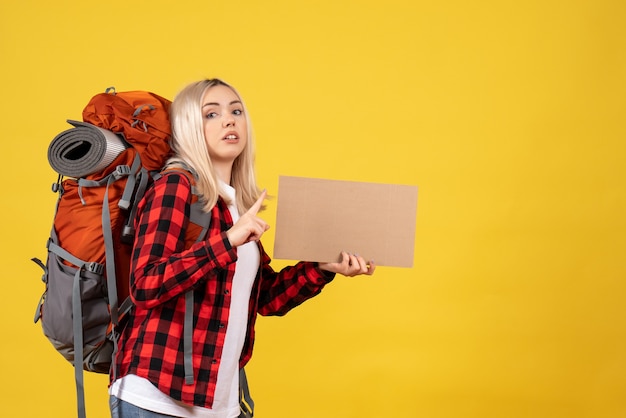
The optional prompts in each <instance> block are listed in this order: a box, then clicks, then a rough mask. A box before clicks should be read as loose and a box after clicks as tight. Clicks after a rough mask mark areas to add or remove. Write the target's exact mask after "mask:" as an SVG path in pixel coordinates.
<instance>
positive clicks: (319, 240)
mask: <svg viewBox="0 0 626 418" xmlns="http://www.w3.org/2000/svg"><path fill="white" fill-rule="evenodd" d="M276 210H277V212H276V225H275V230H276V232H275V234H276V237H275V242H274V258H277V259H288V260H303V261H318V262H333V261H338V260H339V258H340V254H341V251H347V252H351V253H355V254H359V255H361V256H363V257H364V258H365V259H366V260H373V261H374V262H375V263H376V265H379V266H395V267H412V266H413V253H414V245H415V225H416V215H417V187H416V186H406V185H394V184H379V183H364V182H352V181H339V180H323V179H314V178H305V177H290V176H281V177H280V178H279V182H278V201H277V209H276Z"/></svg>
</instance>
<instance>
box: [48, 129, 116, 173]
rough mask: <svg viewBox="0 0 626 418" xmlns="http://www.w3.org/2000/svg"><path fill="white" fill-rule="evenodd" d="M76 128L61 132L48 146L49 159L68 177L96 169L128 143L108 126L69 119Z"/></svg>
mask: <svg viewBox="0 0 626 418" xmlns="http://www.w3.org/2000/svg"><path fill="white" fill-rule="evenodd" d="M67 122H68V123H70V124H71V125H74V127H73V128H71V129H68V130H67V131H63V132H61V133H60V134H58V135H57V136H56V137H55V138H54V139H53V140H52V142H51V143H50V146H49V147H48V162H49V163H50V166H51V167H52V169H53V170H54V171H56V172H57V173H59V174H61V175H63V176H66V177H76V178H80V177H85V176H87V175H89V174H92V173H97V172H99V171H101V170H103V169H104V168H106V167H107V166H108V165H109V164H111V163H112V162H113V160H115V158H117V157H118V156H119V155H120V154H121V153H122V152H124V150H125V149H126V148H128V144H127V143H126V141H124V139H123V138H122V137H121V136H120V135H118V134H116V133H114V132H112V131H109V130H106V129H102V128H100V127H98V126H95V125H92V124H91V123H86V122H78V121H75V120H68V121H67Z"/></svg>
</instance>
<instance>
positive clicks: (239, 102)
mask: <svg viewBox="0 0 626 418" xmlns="http://www.w3.org/2000/svg"><path fill="white" fill-rule="evenodd" d="M234 104H241V100H233V101H232V102H230V103H229V104H228V105H229V106H232V105H234ZM219 105H220V104H219V103H217V102H210V103H205V104H203V105H202V107H203V108H205V107H206V106H219Z"/></svg>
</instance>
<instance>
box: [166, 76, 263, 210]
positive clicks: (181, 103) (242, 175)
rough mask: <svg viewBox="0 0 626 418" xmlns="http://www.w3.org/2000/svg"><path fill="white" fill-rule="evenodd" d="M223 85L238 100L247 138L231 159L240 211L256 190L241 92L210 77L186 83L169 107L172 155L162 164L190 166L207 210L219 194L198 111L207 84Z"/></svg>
mask: <svg viewBox="0 0 626 418" xmlns="http://www.w3.org/2000/svg"><path fill="white" fill-rule="evenodd" d="M220 85H221V86H226V87H228V88H229V89H231V90H232V91H233V93H235V94H236V95H237V97H238V98H239V100H241V103H242V107H243V111H244V114H245V117H246V122H247V125H248V141H247V143H246V146H245V148H244V149H243V151H242V152H241V154H240V155H239V156H238V157H237V158H236V159H235V161H234V162H233V168H232V173H231V179H230V181H231V186H232V187H234V188H235V190H236V191H237V194H236V202H234V203H235V204H236V206H237V210H238V211H239V213H241V214H243V213H244V212H246V211H247V210H248V209H249V208H250V206H252V205H253V204H254V202H256V200H257V199H258V198H259V196H260V191H259V189H258V187H257V184H256V176H255V173H254V138H253V134H252V125H251V123H250V117H249V115H248V110H247V108H246V106H245V104H244V102H243V100H242V99H241V96H240V95H239V93H238V92H237V90H235V89H234V88H233V87H232V86H231V85H229V84H227V83H226V82H224V81H222V80H220V79H217V78H213V79H205V80H200V81H197V82H194V83H191V84H189V85H187V86H186V87H185V88H183V89H182V90H181V91H180V92H179V93H178V94H177V95H176V97H175V98H174V101H173V102H172V105H171V107H170V121H171V124H172V141H171V144H170V145H171V147H172V151H173V152H174V155H173V156H172V157H171V158H170V159H169V160H168V161H167V163H166V165H168V166H173V167H183V168H184V167H185V166H187V167H188V168H191V170H192V171H193V172H194V175H195V176H196V190H197V192H198V195H199V198H200V199H201V201H202V202H203V203H204V206H203V209H204V210H205V211H206V212H209V211H210V210H211V209H212V208H213V207H214V206H215V204H216V203H217V200H218V197H219V196H222V198H223V199H224V200H226V201H227V203H231V202H228V198H227V197H226V196H224V195H223V194H222V191H221V190H220V187H219V182H218V178H217V175H216V173H215V170H214V168H213V163H212V162H211V158H210V156H209V150H208V148H207V143H206V140H205V137H204V120H203V114H202V98H203V97H204V94H205V92H206V91H207V90H208V89H210V88H211V87H215V86H220Z"/></svg>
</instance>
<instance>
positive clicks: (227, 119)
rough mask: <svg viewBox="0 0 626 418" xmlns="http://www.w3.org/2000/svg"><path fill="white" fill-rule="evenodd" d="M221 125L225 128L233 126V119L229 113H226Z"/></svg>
mask: <svg viewBox="0 0 626 418" xmlns="http://www.w3.org/2000/svg"><path fill="white" fill-rule="evenodd" d="M222 124H223V125H224V127H225V128H228V127H232V126H235V118H234V117H233V115H231V114H230V113H227V114H226V116H224V119H223V120H222Z"/></svg>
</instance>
